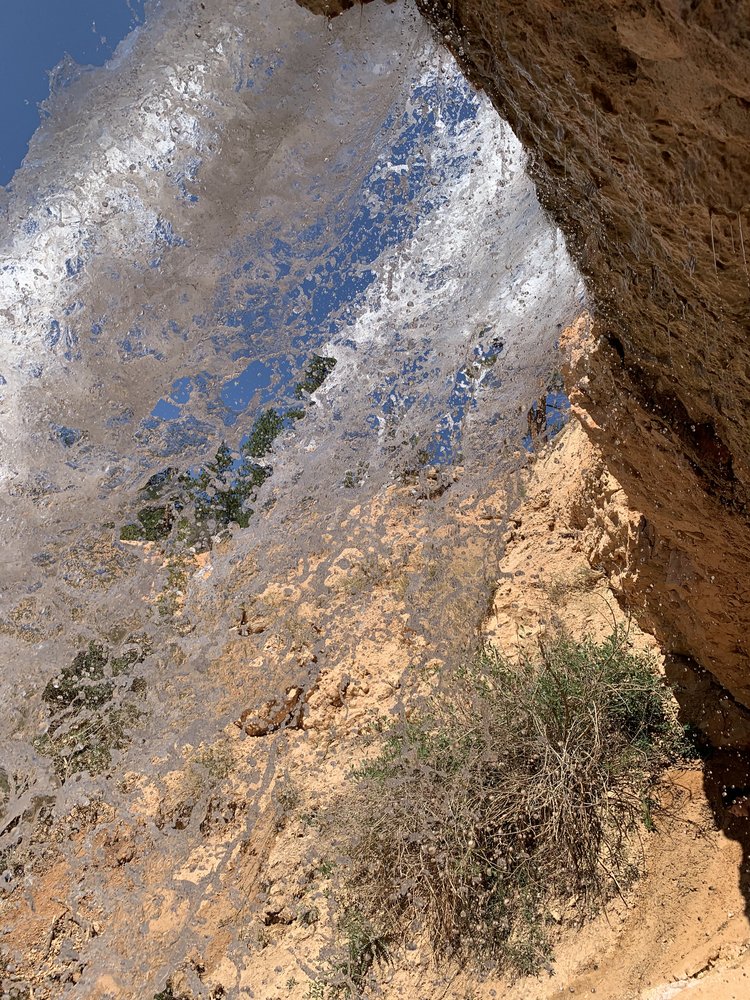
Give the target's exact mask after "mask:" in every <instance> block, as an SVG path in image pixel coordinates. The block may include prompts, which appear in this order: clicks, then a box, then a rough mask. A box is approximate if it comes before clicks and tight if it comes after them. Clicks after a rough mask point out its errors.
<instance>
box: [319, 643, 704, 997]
mask: <svg viewBox="0 0 750 1000" xmlns="http://www.w3.org/2000/svg"><path fill="white" fill-rule="evenodd" d="M687 749H688V748H687V744H686V741H685V739H684V733H683V731H682V729H681V727H679V725H677V723H676V721H675V717H674V713H673V711H672V706H671V701H670V694H669V691H668V689H667V688H666V687H665V686H664V685H663V684H662V682H661V680H660V679H659V677H658V676H657V675H656V673H655V671H654V667H653V664H652V663H651V661H650V660H649V659H648V658H647V657H645V656H642V655H640V654H637V653H634V652H632V651H631V650H630V649H629V646H628V643H627V636H626V634H625V633H624V632H623V631H621V630H615V631H614V632H613V634H612V635H611V636H610V637H609V638H608V639H606V640H605V641H604V642H601V643H595V642H594V641H593V640H591V639H585V640H584V641H582V642H574V641H572V640H571V639H570V638H568V637H566V636H565V635H557V636H555V637H554V638H552V639H551V640H550V641H549V642H548V643H547V644H546V645H545V646H544V648H543V649H542V651H541V654H540V656H539V658H538V659H537V660H535V661H533V662H532V661H530V660H526V661H523V662H521V663H520V664H512V663H509V662H507V661H506V660H504V659H503V658H502V657H501V656H500V655H499V654H498V653H497V652H496V651H495V650H494V649H493V648H492V647H485V648H484V649H483V650H482V651H481V652H480V654H479V655H478V656H477V657H476V658H475V659H474V660H473V661H472V662H470V663H469V664H468V665H467V666H465V667H464V668H462V669H461V670H459V671H456V672H455V673H454V674H453V675H452V676H451V677H449V678H448V679H447V680H446V683H445V685H444V687H443V688H442V690H440V691H439V692H437V693H436V694H434V695H433V696H431V697H430V698H429V699H428V700H427V702H426V703H425V705H424V706H423V708H422V711H421V713H420V714H419V715H418V716H416V717H412V719H411V721H408V722H407V721H403V722H399V723H397V724H396V725H394V726H393V727H392V728H391V730H390V731H389V732H388V733H387V735H386V739H385V744H384V747H383V750H382V753H381V755H380V756H379V757H378V758H377V759H376V760H374V761H372V762H370V763H369V764H368V765H367V766H366V767H364V768H363V769H362V770H360V771H359V772H358V773H357V774H356V778H357V779H358V784H357V789H356V793H355V794H352V795H350V797H349V799H348V801H347V802H346V803H345V804H344V807H345V808H346V809H347V814H346V826H347V829H348V831H349V833H348V834H347V837H346V842H345V843H344V845H343V853H344V855H345V856H346V857H347V859H348V865H347V866H342V870H343V871H346V875H345V876H344V882H343V884H342V886H341V887H340V890H339V895H340V903H341V904H342V905H343V906H344V912H345V913H347V912H350V911H351V908H352V907H356V912H357V914H358V915H359V917H358V919H360V920H361V921H363V926H367V927H373V926H375V927H378V928H379V929H380V934H379V939H382V940H384V941H386V940H387V941H389V942H391V941H393V942H398V941H404V940H405V939H406V938H408V937H410V936H415V935H419V934H420V933H424V932H426V934H427V935H428V937H429V938H430V940H431V942H432V945H433V948H434V950H435V952H436V954H437V955H438V956H443V957H447V956H450V957H453V958H456V957H458V958H463V959H468V958H472V959H475V960H478V961H481V962H484V963H487V964H492V965H500V966H502V967H504V968H505V969H506V970H507V971H511V972H514V973H517V974H531V973H535V972H537V971H538V970H539V969H540V967H542V966H543V965H545V964H547V963H548V962H549V959H550V955H551V944H550V938H549V933H548V930H549V925H550V924H551V923H552V922H553V919H552V918H551V917H550V909H551V908H552V907H555V906H556V907H557V909H562V910H563V911H564V910H565V905H566V904H567V903H568V902H569V901H571V900H575V904H576V910H575V912H576V917H577V918H578V919H580V918H582V917H584V916H585V915H586V914H588V913H590V912H592V911H593V910H594V909H595V908H596V907H597V905H599V904H600V903H601V902H603V901H604V900H605V899H606V898H608V897H609V896H611V895H612V894H613V893H615V892H622V891H623V889H624V887H625V886H626V885H627V884H628V883H629V882H631V881H632V879H633V878H634V877H635V876H636V875H637V873H638V870H639V864H640V854H639V852H638V851H637V850H636V849H635V847H634V837H633V834H634V832H635V830H636V829H637V827H638V825H639V823H640V822H641V820H642V818H643V817H644V816H646V817H647V822H653V819H652V810H653V802H652V800H651V799H650V798H649V796H648V792H649V789H650V788H651V786H652V785H653V782H654V780H655V778H656V776H657V774H658V772H659V771H660V769H662V768H663V767H664V766H666V765H667V764H668V763H669V762H670V761H673V760H675V759H679V758H680V757H681V756H683V755H684V754H685V753H686V752H687ZM340 808H341V803H339V805H338V806H337V809H340ZM366 954H369V952H367V953H366ZM374 957H378V956H377V955H375V956H374ZM373 960H374V958H373ZM352 968H353V970H354V971H355V972H356V971H357V969H358V966H357V965H356V963H353V965H352ZM350 978H351V979H352V980H353V981H354V982H355V983H356V976H354V975H351V976H350Z"/></svg>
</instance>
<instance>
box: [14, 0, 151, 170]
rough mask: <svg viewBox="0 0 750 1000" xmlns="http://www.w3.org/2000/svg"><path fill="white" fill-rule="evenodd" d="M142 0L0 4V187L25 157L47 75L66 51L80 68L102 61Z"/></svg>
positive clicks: (131, 22)
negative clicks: (80, 65)
mask: <svg viewBox="0 0 750 1000" xmlns="http://www.w3.org/2000/svg"><path fill="white" fill-rule="evenodd" d="M143 3H144V0H1V3H0V184H7V183H8V181H9V180H10V179H11V177H12V176H13V174H14V172H15V171H16V170H17V169H18V167H19V166H20V165H21V161H22V160H23V158H24V156H25V155H26V149H27V147H28V142H29V139H30V138H31V136H32V134H33V133H34V131H35V129H36V128H37V126H38V124H39V111H38V104H39V102H40V101H43V100H44V99H45V97H47V95H48V93H49V81H48V77H47V73H48V71H49V70H51V69H52V67H53V66H55V65H57V63H58V62H60V60H61V59H62V58H63V56H64V55H65V53H66V52H67V53H68V54H69V55H71V56H72V57H73V58H74V59H75V60H76V61H77V62H79V63H81V64H83V65H94V66H98V65H101V64H102V63H104V62H106V61H107V59H108V58H109V57H110V55H111V54H112V53H113V52H114V50H115V48H116V47H117V43H118V42H119V41H121V39H123V38H124V37H125V36H126V35H127V34H128V32H129V31H130V29H131V28H132V27H133V26H134V24H136V23H137V19H140V18H141V17H142V13H143Z"/></svg>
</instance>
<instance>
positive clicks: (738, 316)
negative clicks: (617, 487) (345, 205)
mask: <svg viewBox="0 0 750 1000" xmlns="http://www.w3.org/2000/svg"><path fill="white" fill-rule="evenodd" d="M418 5H419V7H420V8H421V10H422V11H423V13H424V14H425V16H426V17H427V18H428V20H430V21H431V22H432V23H433V24H434V25H435V26H436V28H437V29H438V31H439V32H440V34H441V35H442V36H443V37H444V38H445V40H446V43H447V44H448V45H449V46H450V48H451V49H452V50H453V52H454V53H455V55H456V56H457V58H458V59H459V61H460V62H461V64H462V66H463V68H464V70H465V72H466V73H467V75H468V76H469V77H470V78H471V79H472V80H473V82H474V83H475V84H476V85H478V86H480V87H481V88H483V89H484V90H485V91H486V92H487V93H488V94H489V96H490V97H491V99H492V100H493V102H494V103H495V105H496V107H497V108H498V111H499V112H500V114H501V115H502V116H503V117H504V118H506V119H507V120H508V121H509V123H510V124H511V126H512V127H513V129H514V130H515V132H516V134H517V135H518V136H519V138H520V139H521V140H522V142H523V144H524V146H525V147H526V150H527V151H528V155H529V163H528V168H529V171H530V173H531V175H532V177H533V179H534V181H535V183H536V185H537V189H538V193H539V196H540V200H541V202H542V204H543V205H544V207H545V208H546V209H547V210H548V211H549V213H550V215H551V216H552V218H553V219H554V220H555V222H556V223H557V224H558V225H559V226H560V228H561V229H562V231H563V232H564V234H565V236H566V239H567V243H568V247H569V250H570V251H571V253H572V255H573V257H574V258H575V260H576V262H577V264H578V266H579V268H580V270H581V272H582V273H583V275H584V277H585V279H586V283H587V286H588V289H589V292H590V295H591V299H592V305H593V308H594V328H593V338H594V343H593V345H592V349H591V351H589V352H588V354H587V357H586V365H585V366H581V367H579V369H578V371H577V374H578V375H579V376H580V377H582V378H583V381H582V383H581V384H580V386H579V388H578V389H577V390H576V391H575V393H574V396H575V400H574V401H575V403H576V405H577V407H578V409H579V411H581V413H582V415H583V416H584V421H585V424H586V426H587V428H588V430H589V433H590V434H591V436H592V438H594V440H595V441H596V443H597V444H598V445H599V447H600V448H601V449H602V450H603V453H604V457H605V461H606V463H607V466H608V468H609V469H610V470H611V472H612V473H613V474H614V475H615V476H616V477H617V479H618V480H619V481H620V483H621V484H622V486H623V488H624V489H625V491H626V493H627V496H628V502H629V505H630V506H631V507H633V508H635V509H637V510H639V511H640V512H642V514H643V525H642V539H641V541H642V545H641V546H640V549H639V565H636V566H634V567H633V574H632V575H633V585H632V594H631V597H632V600H633V603H634V605H635V606H636V607H639V608H640V609H641V610H642V611H643V610H644V609H645V615H646V617H647V618H648V619H649V624H650V625H651V626H652V627H653V628H655V629H656V630H657V632H658V633H659V635H660V638H661V639H662V641H664V642H665V643H666V644H667V645H668V646H669V647H670V648H671V649H672V650H674V651H675V652H677V653H679V654H682V655H689V656H691V657H692V658H694V659H695V660H697V661H698V662H699V663H700V664H701V665H702V666H703V667H705V668H707V669H708V670H709V671H710V672H711V673H712V674H714V675H715V676H716V677H717V678H718V680H719V681H720V682H721V683H722V684H724V685H725V686H726V687H727V688H729V690H730V691H731V692H732V694H733V695H734V697H735V698H737V699H738V700H739V701H740V702H742V703H744V704H745V705H750V653H749V651H748V645H749V640H748V636H750V601H748V592H749V588H748V584H747V567H748V565H750V532H749V530H748V506H747V505H748V500H749V499H750V412H748V400H750V336H749V332H750V329H749V328H750V324H749V322H748V320H749V319H750V311H749V308H748V307H749V305H750V269H749V268H750V3H749V2H748V0H639V2H627V0H626V2H623V0H594V2H591V0H570V2H567V3H564V4H563V3H560V2H559V0H527V2H526V3H523V4H518V3H516V2H513V0H418Z"/></svg>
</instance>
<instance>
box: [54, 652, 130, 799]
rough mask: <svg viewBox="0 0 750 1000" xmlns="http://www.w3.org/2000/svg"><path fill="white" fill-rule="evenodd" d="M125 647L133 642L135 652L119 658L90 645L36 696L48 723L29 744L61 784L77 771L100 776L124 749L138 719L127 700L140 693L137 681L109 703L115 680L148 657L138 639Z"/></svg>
mask: <svg viewBox="0 0 750 1000" xmlns="http://www.w3.org/2000/svg"><path fill="white" fill-rule="evenodd" d="M131 641H133V642H136V641H138V642H139V645H138V647H136V646H134V647H133V648H131V649H129V650H127V651H126V652H125V653H123V654H121V655H120V656H113V655H112V653H111V651H110V650H109V649H106V648H105V647H104V646H102V645H100V644H98V643H95V642H90V643H89V645H88V646H87V648H86V649H85V650H81V652H79V653H78V654H77V655H76V657H75V658H74V659H73V661H72V662H71V663H70V664H69V665H68V666H67V667H63V668H62V670H60V672H59V673H58V674H57V675H56V676H55V677H53V678H52V679H51V680H50V681H49V682H48V683H47V685H46V686H45V688H44V690H43V692H42V698H43V700H44V701H45V703H46V705H47V710H48V713H49V723H48V727H47V731H46V732H45V733H43V734H41V735H39V736H37V737H36V739H35V740H34V747H35V749H36V750H37V751H38V752H39V753H41V754H43V755H44V756H46V757H49V758H50V759H51V761H52V763H53V765H54V768H55V772H56V774H57V776H58V778H59V779H60V781H61V782H65V781H66V780H67V779H68V778H69V777H70V776H71V775H73V774H77V773H78V772H80V771H88V772H89V773H90V774H99V773H101V772H102V771H105V770H106V769H107V768H108V767H109V765H110V763H111V761H112V751H113V750H120V749H122V748H123V747H125V746H127V744H128V742H129V736H128V733H129V731H130V729H132V727H133V725H134V724H135V723H136V722H137V721H138V719H139V718H140V717H141V715H142V714H143V713H142V712H141V710H140V709H139V708H138V707H137V705H136V704H135V703H134V700H133V697H132V695H133V694H137V693H138V692H139V691H140V692H141V693H142V691H143V683H144V682H143V680H142V678H135V679H134V680H133V681H132V682H131V684H130V686H129V688H130V690H129V691H124V690H123V692H122V694H121V697H120V699H119V700H117V701H115V700H113V699H114V698H115V683H116V679H117V678H118V677H122V675H124V674H128V672H129V669H130V667H132V666H133V665H134V664H136V663H140V662H142V660H143V659H144V657H145V656H146V654H147V653H148V651H149V650H148V643H147V642H145V641H143V640H142V639H141V640H138V639H137V637H131ZM123 687H125V685H123Z"/></svg>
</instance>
